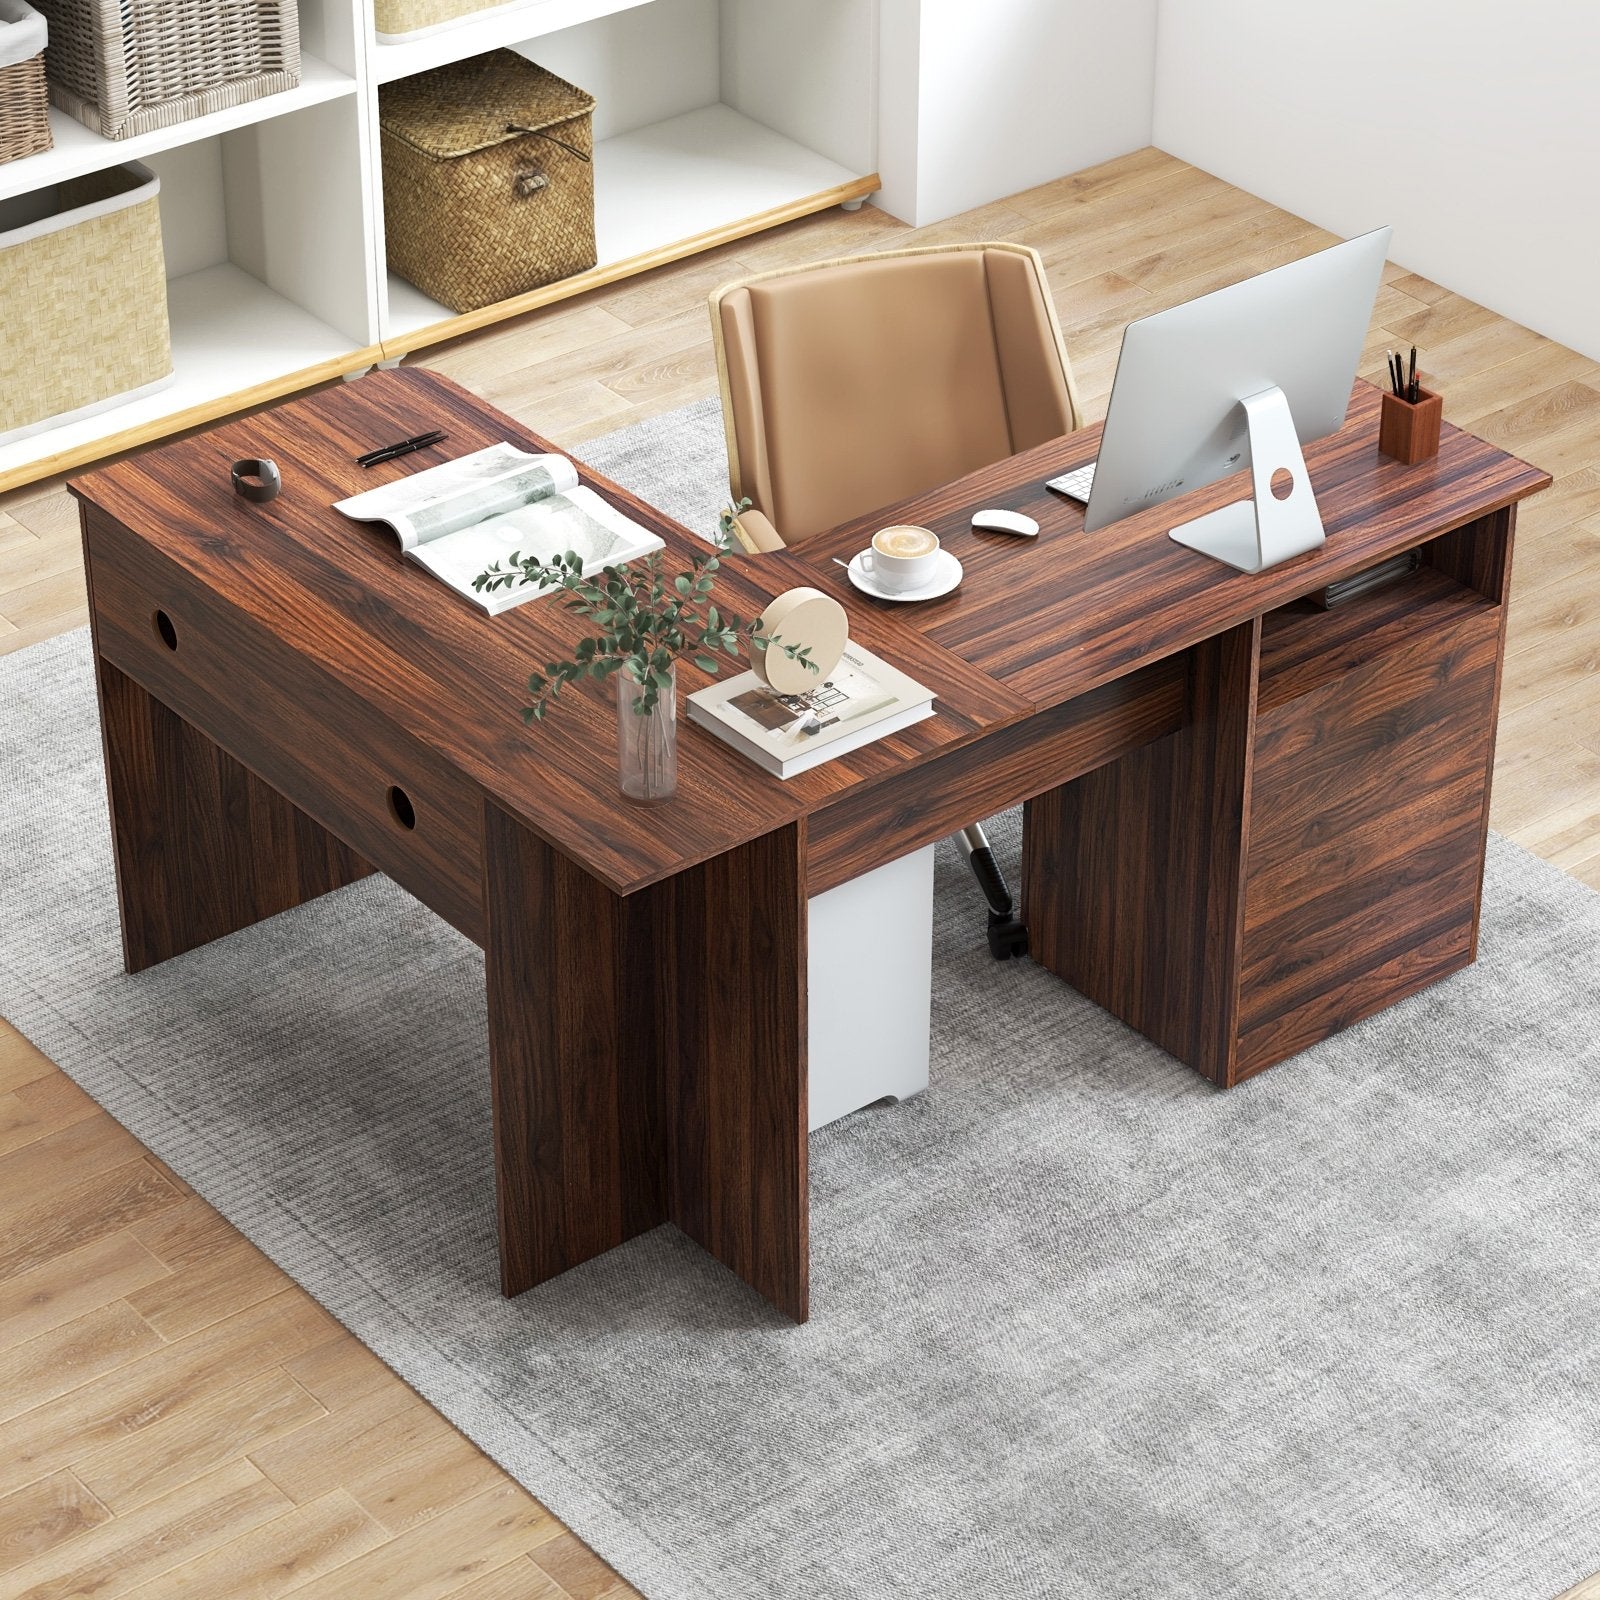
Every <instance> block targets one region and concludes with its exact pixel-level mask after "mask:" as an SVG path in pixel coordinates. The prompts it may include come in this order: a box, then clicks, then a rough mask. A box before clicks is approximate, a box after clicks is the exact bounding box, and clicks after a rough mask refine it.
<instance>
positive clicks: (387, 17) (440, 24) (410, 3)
mask: <svg viewBox="0 0 1600 1600" xmlns="http://www.w3.org/2000/svg"><path fill="white" fill-rule="evenodd" d="M503 4H505V0H373V3H372V25H373V28H374V30H375V31H376V33H377V35H378V41H379V43H380V44H389V43H394V42H398V41H399V40H401V39H409V38H411V37H412V36H413V35H415V34H419V33H432V32H433V30H434V29H435V28H448V27H449V26H450V24H451V23H453V22H460V21H461V20H462V18H463V17H470V16H471V15H472V14H473V13H474V12H475V11H492V10H494V9H495V8H496V7H497V6H500V5H503Z"/></svg>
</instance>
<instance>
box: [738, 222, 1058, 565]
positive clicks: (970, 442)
mask: <svg viewBox="0 0 1600 1600" xmlns="http://www.w3.org/2000/svg"><path fill="white" fill-rule="evenodd" d="M711 322H712V332H713V337H714V339H715V342H716V349H717V374H718V378H719V381H720V383H721V387H722V414H723V422H724V425H725V427H726V429H727V435H728V473H729V480H730V487H731V488H732V490H733V494H734V497H735V499H736V500H738V499H740V498H742V497H744V496H749V498H750V499H751V501H753V502H754V504H755V506H756V508H757V509H758V510H759V511H761V512H763V513H764V514H765V515H766V517H767V518H769V519H770V520H771V522H772V524H773V525H774V527H775V528H776V529H777V532H778V534H779V536H780V537H781V538H782V540H783V542H784V543H786V544H793V543H795V542H797V541H799V540H802V539H805V538H806V537H808V536H809V535H811V534H813V533H819V532H821V531H822V530H823V529H826V528H831V527H834V526H835V525H837V524H838V523H840V522H844V521H847V520H848V519H849V518H851V517H856V516H860V515H862V514H863V513H865V512H868V511H871V510H874V509H875V508H877V507H878V506H883V505H888V504H889V503H890V502H891V501H895V500H899V499H902V498H904V497H905V496H907V495H913V494H919V493H921V492H922V491H923V490H925V489H929V488H932V487H934V486H935V485H937V484H941V483H948V482H949V481H950V480H951V479H952V478H958V477H960V476H961V475H962V474H963V473H966V472H971V471H974V470H976V469H977V468H979V467H983V466H987V465H988V464H989V463H991V462H994V461H999V460H1002V459H1003V458H1004V457H1006V456H1009V455H1014V454H1015V453H1016V452H1017V451H1019V450H1026V449H1029V448H1030V447H1031V446H1033V445H1036V444H1041V443H1043V442H1044V441H1045V440H1046V439H1053V438H1056V437H1057V436H1059V435H1060V434H1064V433H1070V432H1071V431H1072V430H1073V429H1074V428H1076V427H1078V426H1079V424H1080V422H1081V420H1082V419H1081V413H1080V411H1079V408H1078V397H1077V391H1076V388H1075V387H1074V384H1073V381H1072V369H1071V367H1070V366H1069V365H1068V362H1067V355H1066V350H1065V348H1064V347H1063V345H1062V341H1061V328H1060V325H1059V323H1058V322H1057V321H1056V314H1055V307H1054V305H1053V304H1052V303H1051V300H1050V291H1049V287H1048V285H1047V283H1046V281H1045V276H1044V267H1043V263H1042V262H1041V261H1040V259H1039V256H1038V253H1037V252H1036V251H1034V250H1031V249H1029V248H1027V247H1026V246H1024V245H1016V244H971V245H955V246H938V247H934V248H929V249H921V250H898V251H889V252H886V253H885V254H882V255H869V256H854V257H850V258H848V259H845V260H841V261H829V262H822V263H820V264H818V265H815V266H808V267H797V268H790V269H788V270H785V271H782V272H770V273H764V274H762V275H760V276H758V277H754V278H746V279H744V280H743V281H742V282H740V283H735V284H730V285H728V286H727V287H726V288H723V289H719V290H718V291H717V292H716V293H715V294H714V295H712V297H711Z"/></svg>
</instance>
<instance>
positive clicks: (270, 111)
mask: <svg viewBox="0 0 1600 1600" xmlns="http://www.w3.org/2000/svg"><path fill="white" fill-rule="evenodd" d="M877 5H878V0H829V3H828V4H827V5H826V6H825V7H816V6H814V5H813V3H812V0H519V3H515V4H510V5H502V6H498V7H495V8H493V9H492V10H486V11H482V12H478V13H474V14H472V15H470V16H469V17H467V18H464V19H461V20H459V21H457V22H455V23H451V24H446V25H444V26H442V27H439V28H435V29H430V30H428V31H426V32H424V33H420V34H417V35H413V36H411V37H409V38H408V39H406V40H403V41H399V42H393V41H386V40H383V39H381V38H380V37H379V36H377V35H376V34H375V32H374V29H373V17H372V4H371V0H300V26H301V40H302V48H303V51H304V54H303V56H302V64H303V78H302V82H301V83H300V84H299V86H298V87H297V88H295V89H292V90H289V91H286V92H285V93H283V94H278V95H272V96H269V97H266V98H264V99H261V100H255V101H250V102H248V103H247V104H245V105H241V106H235V107H231V108H229V109H227V110H224V111H219V112H215V113H213V114H211V115H210V116H206V117H201V118H196V119H195V120H193V121H191V122H186V123H180V124H178V125H176V126H174V127H170V128H163V129H159V130H156V131H153V132H151V133H147V134H141V135H139V136H138V137H136V138H132V139H126V140H120V141H109V140H106V139H103V138H101V137H100V136H99V135H98V134H95V133H93V132H91V131H90V130H89V129H88V128H85V127H83V126H82V125H81V124H80V123H77V122H75V121H73V120H72V119H70V118H68V117H65V116H62V115H59V114H52V126H53V131H54V134H55V139H56V144H55V148H54V149H53V150H50V151H47V152H44V153H43V154H41V155H37V156H31V157H29V158H27V159H26V160H23V161H16V162H11V163H8V164H6V165H0V206H4V204H5V203H6V202H7V201H8V200H14V199H15V198H16V197H18V196H25V195H28V194H30V193H33V192H34V191H38V190H44V189H49V188H52V187H54V186H55V185H58V184H60V183H63V182H65V181H67V180H69V179H71V178H74V177H78V176H81V175H83V174H85V173H88V172H93V171H97V170H100V169H102V168H105V167H110V166H116V165H120V164H122V163H123V162H126V161H142V162H144V163H145V164H146V165H148V166H150V167H152V168H153V169H154V170H155V171H156V172H157V173H158V175H159V176H160V178H161V182H162V190H161V214H162V236H163V243H164V247H165V251H166V262H167V274H168V286H167V289H168V310H169V314H170V318H171V325H172V349H173V365H174V369H175V378H174V381H173V382H172V383H171V384H170V385H168V386H167V387H166V388H164V389H162V390H160V391H158V392H156V393H154V394H149V395H145V396H143V397H142V398H140V399H137V400H133V401H129V402H126V403H124V404H122V405H118V406H113V407H111V408H109V409H107V410H105V411H102V412H99V413H97V414H95V415H93V416H90V417H85V418H82V419H80V420H79V421H76V422H72V423H68V424H64V425H62V426H60V427H56V428H52V429H45V430H43V431H41V432H39V433H36V434H33V435H31V436H30V437H28V438H26V439H21V440H17V441H14V442H13V443H12V444H10V445H5V446H0V490H5V489H9V488H12V487H15V486H17V485H19V484H23V483H27V482H31V481H33V480H34V479H37V478H41V477H45V476H48V475H49V474H51V473H55V472H60V471H66V470H70V469H72V468H75V467H79V466H81V465H83V464H84V463H86V462H88V461H92V460H94V459H96V458H97V457H99V456H101V455H106V454H110V453H112V452H115V451H118V450H123V449H127V448H130V447H132V446H135V445H139V444H143V443H147V442H149V441H150V440H152V439H157V438H160V437H162V436H164V435H166V434H168V433H172V432H175V431H177V430H179V429H181V428H186V427H191V426H194V425H196V424H199V423H202V422H205V421H208V420H211V419H212V418H215V417H218V416H222V415H225V414H227V413H228V412H230V411H234V410H239V409H242V408H244V407H246V406H250V405H255V404H259V403H261V402H263V401H266V400H271V399H274V398H277V397H279V396H281V395H285V394H289V393H292V392H294V391H295V390H297V389H301V388H304V387H307V386H309V385H310V384H313V383H316V382H320V381H323V380H325V379H328V378H331V377H336V376H340V375H347V374H353V373H357V372H361V371H364V370H365V369H366V368H367V367H370V366H372V365H373V364H375V363H376V362H378V361H380V360H384V359H394V358H396V357H398V356H400V355H403V354H404V353H405V352H406V351H408V350H411V349H415V348H418V347H420V346H423V345H427V344H432V343H435V342H437V341H438V340H441V339H446V338H450V337H452V336H454V335H456V334H458V333H462V332H466V331H467V330H469V329H471V328H476V327H482V326H484V325H486V324H488V323H490V322H494V321H498V320H501V319H503V318H506V317H509V316H515V315H518V314H519V313H521V312H523V311H526V310H529V309H532V308H533V307H534V306H537V305H543V304H547V303H549V302H551V301H553V300H557V299H562V298H566V297H568V296H570V295H574V294H581V293H583V292H584V291H585V290H586V289H589V288H592V287H595V286H596V285H598V284H600V283H606V282H611V281H614V280H615V279H617V278H620V277H624V276H628V275H630V274H632V273H635V272H641V271H645V270H647V269H648V268H649V267H652V266H655V265H658V264H660V263H662V262H665V261H669V260H673V259H676V258H678V257H681V256H684V255H689V254H692V253H693V252H695V251H697V250H703V249H707V248H710V247H711V246H712V245H715V244H718V243H722V242H724V241H725V240H728V239H733V238H738V237H741V236H742V235H744V234H747V233H750V232H754V231H756V230H758V229H760V228H764V227H771V226H774V225H776V224H777V223H779V222H783V221H787V220H789V219H790V218H792V217H796V216H801V215H804V214H806V213H807V212H810V211H817V210H822V209H824V208H825V207H827V206H829V205H834V204H839V203H851V202H854V201H856V200H859V199H860V198H862V197H864V196H865V195H866V194H867V193H869V192H870V191H871V190H872V189H874V188H875V187H876V185H877V178H876V173H875V166H876V153H877V152H876V139H877V113H876V97H877V84H876V55H875V52H876V39H877V30H878V22H877ZM502 47H509V48H515V49H518V50H520V51H521V52H522V53H523V54H524V55H526V56H528V57H529V58H530V59H532V60H536V61H538V62H539V63H540V64H541V65H544V66H547V67H549V68H550V70H551V71H553V72H556V73H558V74H560V75H561V76H562V77H564V78H567V79H569V80H571V81H572V82H574V83H578V84H581V85H582V86H583V87H584V88H585V89H588V90H589V91H590V92H591V93H593V94H594V95H595V96H596V99H597V102H598V104H597V110H596V117H595V134H596V140H597V144H596V151H595V190H596V232H597V239H598V245H599V262H598V264H597V266H596V267H595V269H594V270H593V271H592V272H587V273H583V274H580V275H579V276H578V277H576V278H571V279H567V280H564V281H563V282H561V283H558V284H552V285H548V286H546V287H545V288H542V289H538V290H535V291H533V292H532V293H530V294H528V295H523V296H519V297H518V298H517V299H515V300H511V301H506V302H503V303H502V304H500V305H497V306H490V307H486V308H484V309H483V310H481V311H476V312H473V313H470V314H469V315H467V316H457V315H456V314H455V313H453V312H450V311H448V310H447V309H446V308H445V307H443V306H441V305H439V304H437V303H436V302H434V301H432V300H430V299H429V298H428V297H427V296H425V295H423V294H422V293H421V292H420V291H418V290H417V289H415V288H413V287H412V286H411V285H410V284H408V283H406V282H404V281H403V280H401V279H399V278H397V277H395V276H393V275H392V274H390V273H389V272H388V271H387V268H386V264H385V260H384V247H383V190H382V177H381V172H380V169H379V159H380V156H379V152H380V140H379V136H378V110H379V92H380V89H381V86H382V85H383V84H385V83H390V82H393V81H395V80H396V79H398V78H402V77H406V76H409V75H411V74H413V73H416V72H422V71H426V70H427V69H428V68H430V67H434V66H438V65H441V64H442V63H444V62H447V61H455V60H460V59H463V58H465V57H467V56H471V55H476V54H480V53H481V52H483V51H485V50H490V49H496V48H502ZM63 292H65V293H70V292H71V286H70V285H64V286H63Z"/></svg>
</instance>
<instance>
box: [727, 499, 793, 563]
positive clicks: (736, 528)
mask: <svg viewBox="0 0 1600 1600" xmlns="http://www.w3.org/2000/svg"><path fill="white" fill-rule="evenodd" d="M733 534H734V537H735V538H736V539H737V540H738V541H739V543H740V544H741V545H743V546H744V550H745V554H746V555H752V556H756V555H762V554H764V553H765V552H767V551H769V550H782V549H783V548H784V543H783V540H782V539H781V538H780V537H779V534H778V530H777V529H776V528H774V527H773V526H772V523H771V522H770V521H769V520H768V517H767V514H766V512H764V511H757V510H756V508H755V507H754V506H750V507H747V508H746V509H745V510H743V511H741V512H740V513H739V515H738V516H737V517H735V518H734V519H733Z"/></svg>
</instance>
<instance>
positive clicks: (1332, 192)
mask: <svg viewBox="0 0 1600 1600" xmlns="http://www.w3.org/2000/svg"><path fill="white" fill-rule="evenodd" d="M1410 85H1415V89H1414V91H1412V90H1411V89H1410V88H1409V86H1410ZM1153 142H1154V143H1155V144H1157V145H1159V146H1160V148H1161V149H1163V150H1166V151H1169V152H1170V153H1171V154H1173V155H1175V156H1180V157H1181V158H1182V159H1183V160H1185V161H1189V162H1192V163H1193V164H1194V165H1195V166H1197V167H1202V168H1204V169H1205V170H1206V171H1207V172H1213V173H1215V174H1216V175H1217V176H1218V177H1220V178H1225V179H1226V180H1227V181H1228V182H1230V183H1235V184H1238V185H1239V187H1240V188H1243V189H1248V190H1249V191H1250V192H1251V193H1252V194H1258V195H1260V196H1261V197H1262V198H1263V199H1266V200H1270V201H1272V202H1273V203H1274V204H1275V205H1279V206H1283V207H1285V208H1286V209H1287V210H1290V211H1293V212H1295V213H1297V214H1298V215H1300V216H1303V217H1306V218H1307V219H1309V220H1310V221H1312V222H1315V223H1317V224H1318V225H1319V226H1321V227H1324V228H1329V229H1331V230H1332V231H1333V232H1335V233H1341V234H1352V233H1358V232H1360V231H1361V230H1363V229H1366V228H1371V227H1375V226H1377V225H1378V224H1380V223H1384V222H1392V223H1393V224H1394V229H1395V236H1394V245H1393V247H1392V250H1391V255H1392V256H1393V258H1394V260H1396V261H1398V262H1400V263H1402V264H1403V265H1404V266H1406V267H1408V268H1409V269H1410V270H1412V271H1413V272H1420V273H1422V274H1423V276H1425V277H1428V278H1432V279H1434V280H1435V281H1437V282H1439V283H1441V284H1443V285H1444V286H1445V287H1446V288H1449V289H1453V290H1455V291H1456V292H1457V293H1458V294H1463V295H1466V296H1467V297H1468V298H1469V299H1472V300H1477V301H1479V302H1480V303H1482V304H1483V305H1486V306H1489V307H1490V308H1491V309H1493V310H1495V311H1498V312H1500V313H1502V314H1503V315H1505V316H1508V317H1511V318H1513V319H1515V320H1516V321H1518V322H1521V323H1524V324H1526V325H1527V326H1528V327H1531V328H1535V329H1537V330H1538V331H1539V332H1541V333H1544V334H1547V335H1549V336H1550V337H1551V338H1554V339H1557V340H1559V341H1560V342H1561V343H1563V344H1568V345H1571V346H1573V347H1574V348H1576V349H1578V350H1581V351H1583V352H1584V354H1586V355H1589V356H1593V357H1596V358H1600V289H1597V284H1600V273H1597V271H1596V265H1595V263H1596V260H1597V259H1600V204H1597V201H1600V5H1597V4H1596V3H1595V0H1540V3H1532V4H1520V5H1519V4H1514V3H1512V0H1400V3H1399V4H1396V3H1395V0H1323V3H1321V4H1318V5H1314V6H1312V5H1304V4H1301V5H1288V4H1285V3H1284V0H1161V5H1160V20H1159V30H1158V37H1157V51H1156V76H1155V118H1154V141H1153Z"/></svg>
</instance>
